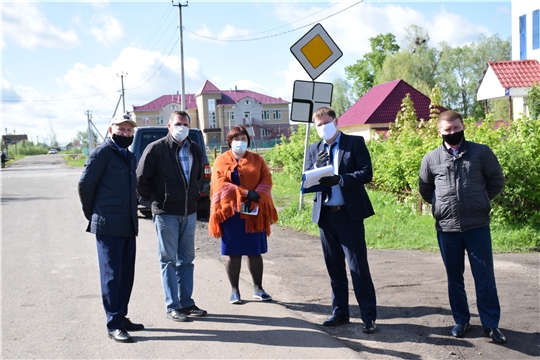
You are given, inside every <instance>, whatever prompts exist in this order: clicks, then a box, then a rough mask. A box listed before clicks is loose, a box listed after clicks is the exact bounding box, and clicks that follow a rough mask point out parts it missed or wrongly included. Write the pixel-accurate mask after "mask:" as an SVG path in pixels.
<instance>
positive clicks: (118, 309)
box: [79, 115, 144, 343]
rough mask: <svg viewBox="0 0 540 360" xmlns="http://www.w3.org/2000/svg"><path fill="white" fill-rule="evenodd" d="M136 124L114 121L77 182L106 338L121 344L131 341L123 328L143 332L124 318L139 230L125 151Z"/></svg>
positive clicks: (131, 166) (131, 161)
mask: <svg viewBox="0 0 540 360" xmlns="http://www.w3.org/2000/svg"><path fill="white" fill-rule="evenodd" d="M136 126H137V124H136V123H135V121H133V120H132V119H131V118H130V117H129V116H128V115H120V116H117V117H115V118H113V119H112V120H111V123H110V126H109V129H108V131H109V134H110V135H111V138H108V139H107V140H105V142H104V143H103V144H102V145H100V146H99V147H97V148H96V149H94V151H92V152H91V153H90V156H89V157H88V160H87V161H86V164H85V165H84V166H85V167H84V170H83V173H82V175H81V179H80V181H79V197H80V199H81V203H82V208H83V212H84V216H85V217H86V219H87V220H88V227H87V229H86V231H88V232H91V233H93V234H96V240H97V250H98V261H99V271H100V280H101V295H102V298H103V307H104V308H105V313H106V315H107V330H108V336H109V338H111V339H113V340H115V341H117V342H123V343H127V342H132V341H133V339H132V338H131V336H130V335H129V333H128V332H127V330H130V331H136V330H142V329H144V326H143V325H142V324H134V323H132V322H131V321H130V320H129V319H128V318H127V317H126V315H127V312H128V303H129V298H130V296H131V290H132V288H133V279H134V274H135V249H136V247H135V237H136V236H137V233H138V229H139V223H138V217H137V198H136V181H137V179H136V176H135V169H136V161H135V157H134V155H133V154H132V153H131V152H129V150H128V149H127V148H128V146H129V145H131V143H132V141H133V132H134V128H135V127H136Z"/></svg>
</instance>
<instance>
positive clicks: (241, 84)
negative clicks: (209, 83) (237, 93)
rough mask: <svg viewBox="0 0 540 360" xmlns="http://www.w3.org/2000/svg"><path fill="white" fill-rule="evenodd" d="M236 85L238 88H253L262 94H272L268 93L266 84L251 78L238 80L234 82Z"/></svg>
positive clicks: (252, 89)
mask: <svg viewBox="0 0 540 360" xmlns="http://www.w3.org/2000/svg"><path fill="white" fill-rule="evenodd" d="M234 86H236V87H237V88H238V90H251V91H255V92H258V93H261V94H265V95H271V94H268V88H267V87H266V86H264V85H262V84H258V83H255V82H253V81H251V80H250V79H242V80H238V81H236V82H235V83H234ZM222 90H227V89H222Z"/></svg>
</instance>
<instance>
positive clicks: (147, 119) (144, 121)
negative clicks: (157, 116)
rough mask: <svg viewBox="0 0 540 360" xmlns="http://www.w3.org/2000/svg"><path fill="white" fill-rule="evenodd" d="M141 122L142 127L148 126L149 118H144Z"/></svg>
mask: <svg viewBox="0 0 540 360" xmlns="http://www.w3.org/2000/svg"><path fill="white" fill-rule="evenodd" d="M142 121H143V125H150V118H147V117H145V118H143V119H142Z"/></svg>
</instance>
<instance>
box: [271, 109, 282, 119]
mask: <svg viewBox="0 0 540 360" xmlns="http://www.w3.org/2000/svg"><path fill="white" fill-rule="evenodd" d="M273 115H274V120H281V110H274V114H273Z"/></svg>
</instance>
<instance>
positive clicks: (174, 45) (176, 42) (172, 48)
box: [126, 39, 178, 90]
mask: <svg viewBox="0 0 540 360" xmlns="http://www.w3.org/2000/svg"><path fill="white" fill-rule="evenodd" d="M176 44H178V39H176V41H175V43H174V44H173V46H172V47H171V50H170V51H169V53H168V54H167V56H166V57H165V59H164V60H163V62H162V63H161V65H160V66H159V67H158V68H157V69H156V71H155V72H154V73H153V74H152V76H151V77H150V78H149V79H148V80H146V81H145V82H143V83H142V84H141V85H139V86H136V87H133V88H129V89H126V90H135V89H138V88H140V87H141V86H143V85H144V84H146V83H147V82H149V81H150V80H152V78H153V77H154V76H156V74H157V73H158V71H159V70H160V69H161V68H162V67H163V65H165V60H167V59H168V58H169V56H170V55H171V53H172V51H173V50H174V48H175V47H176Z"/></svg>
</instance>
